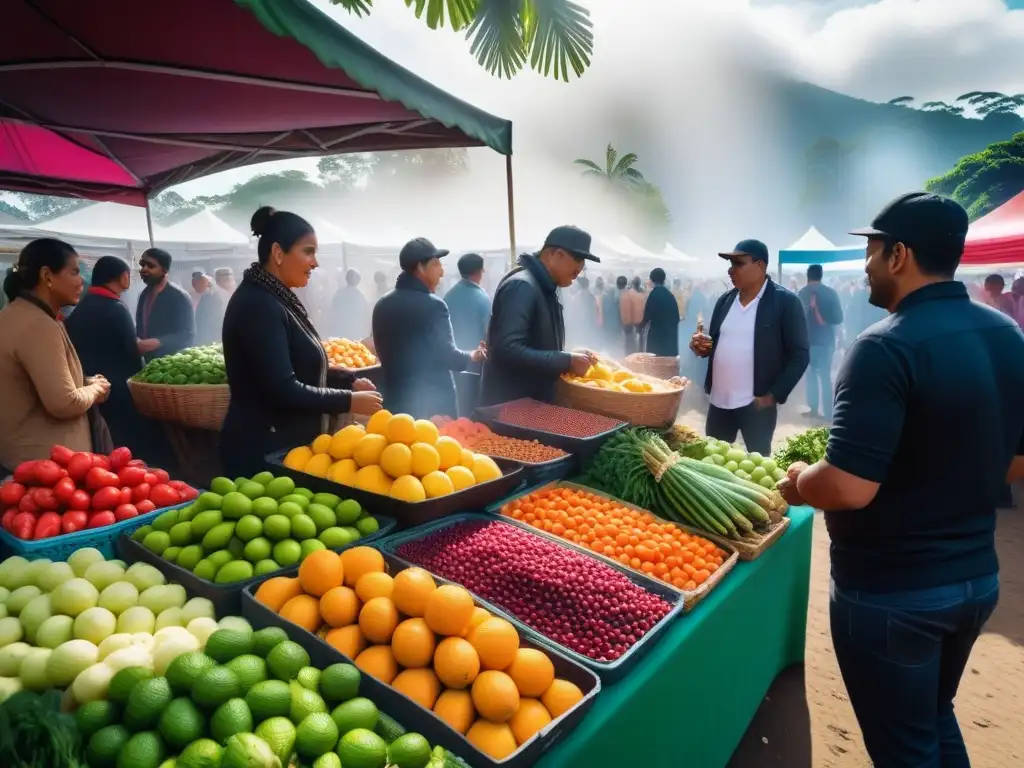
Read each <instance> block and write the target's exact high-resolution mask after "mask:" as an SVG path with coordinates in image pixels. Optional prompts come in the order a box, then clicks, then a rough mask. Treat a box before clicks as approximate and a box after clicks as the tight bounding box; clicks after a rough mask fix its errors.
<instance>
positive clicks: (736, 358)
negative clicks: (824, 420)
mask: <svg viewBox="0 0 1024 768" xmlns="http://www.w3.org/2000/svg"><path fill="white" fill-rule="evenodd" d="M718 255H719V256H721V257H722V258H723V259H726V260H727V261H728V262H729V278H730V279H731V280H732V284H733V286H735V287H734V288H733V289H732V290H731V291H727V292H726V293H724V294H722V296H720V297H719V299H718V301H717V302H716V303H715V308H714V310H713V311H712V313H711V324H710V327H709V328H708V333H707V334H705V333H703V331H702V329H700V328H698V331H697V333H695V334H694V335H693V336H692V337H691V339H690V349H691V350H693V353H694V354H695V355H697V356H698V357H707V358H710V359H709V361H708V372H707V377H706V378H705V381H704V390H705V391H706V392H707V393H708V399H709V401H710V404H709V405H708V420H707V424H706V426H705V432H706V433H707V434H708V436H710V437H716V438H718V439H719V440H726V441H728V442H730V443H731V442H734V441H735V440H736V436H737V435H738V434H742V435H743V442H744V444H745V445H746V446H747V450H748V451H757V452H758V453H762V454H764V455H766V456H767V455H768V454H770V453H771V450H772V437H773V436H774V434H775V424H776V422H777V421H778V405H779V404H780V403H784V402H786V398H788V397H789V393H790V392H792V391H793V388H794V387H795V386H796V385H797V383H798V382H799V381H800V377H801V376H803V375H804V371H805V370H806V369H807V363H808V361H809V360H810V350H809V347H808V344H807V321H806V319H805V317H804V309H803V305H802V304H801V303H800V299H799V298H798V297H797V296H796V295H795V294H793V293H791V292H790V291H787V290H786V289H785V288H783V287H782V286H780V285H776V284H775V283H774V282H772V279H771V278H770V277H769V276H768V248H767V246H766V245H765V244H764V243H762V242H761V241H760V240H741V241H740V242H739V243H737V244H736V247H735V248H733V249H732V250H731V251H727V252H724V253H720V254H718Z"/></svg>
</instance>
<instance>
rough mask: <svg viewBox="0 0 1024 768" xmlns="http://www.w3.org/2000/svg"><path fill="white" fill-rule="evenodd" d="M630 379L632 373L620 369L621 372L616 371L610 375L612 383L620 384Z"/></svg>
mask: <svg viewBox="0 0 1024 768" xmlns="http://www.w3.org/2000/svg"><path fill="white" fill-rule="evenodd" d="M632 378H633V372H632V371H627V370H625V369H622V370H621V371H616V372H615V373H613V374H612V381H617V382H619V383H620V384H621V383H622V382H624V381H626V379H632Z"/></svg>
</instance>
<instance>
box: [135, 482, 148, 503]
mask: <svg viewBox="0 0 1024 768" xmlns="http://www.w3.org/2000/svg"><path fill="white" fill-rule="evenodd" d="M148 498H149V483H139V484H138V485H136V486H135V487H134V488H132V504H138V503H139V502H140V501H145V500H146V499H148Z"/></svg>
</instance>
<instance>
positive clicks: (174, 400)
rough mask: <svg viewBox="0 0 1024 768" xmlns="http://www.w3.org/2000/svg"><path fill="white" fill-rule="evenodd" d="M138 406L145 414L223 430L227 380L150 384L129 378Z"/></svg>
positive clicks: (227, 389) (175, 422)
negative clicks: (211, 382) (199, 382)
mask: <svg viewBox="0 0 1024 768" xmlns="http://www.w3.org/2000/svg"><path fill="white" fill-rule="evenodd" d="M128 391H129V392H131V393H132V400H134V401H135V408H136V409H137V410H138V411H139V413H141V414H142V415H143V416H145V417H147V418H150V419H155V420H157V421H168V422H171V423H173V424H180V425H182V426H185V427H194V428H196V429H212V430H215V431H216V430H219V429H220V427H221V424H222V423H223V422H224V416H225V415H226V414H227V412H228V402H229V401H230V399H231V389H230V388H229V387H228V385H227V384H146V383H144V382H141V381H133V380H132V379H129V380H128Z"/></svg>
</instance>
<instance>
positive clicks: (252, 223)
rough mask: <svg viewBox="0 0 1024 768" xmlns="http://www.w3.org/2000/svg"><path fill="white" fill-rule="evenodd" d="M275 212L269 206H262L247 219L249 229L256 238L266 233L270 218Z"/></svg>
mask: <svg viewBox="0 0 1024 768" xmlns="http://www.w3.org/2000/svg"><path fill="white" fill-rule="evenodd" d="M275 213H277V211H275V210H274V209H273V208H271V207H270V206H269V205H264V206H262V207H260V208H259V209H257V211H256V213H254V214H253V215H252V218H251V219H249V228H250V229H251V230H252V233H253V234H254V235H256V237H263V234H264V233H265V232H266V231H267V227H268V226H269V225H270V217H271V216H273V215H274V214H275Z"/></svg>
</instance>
